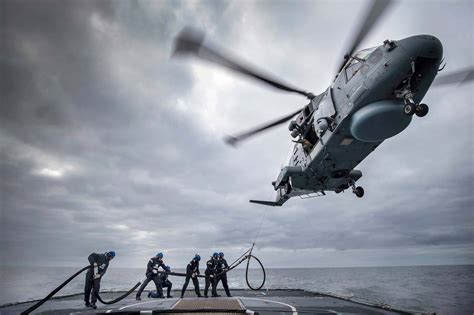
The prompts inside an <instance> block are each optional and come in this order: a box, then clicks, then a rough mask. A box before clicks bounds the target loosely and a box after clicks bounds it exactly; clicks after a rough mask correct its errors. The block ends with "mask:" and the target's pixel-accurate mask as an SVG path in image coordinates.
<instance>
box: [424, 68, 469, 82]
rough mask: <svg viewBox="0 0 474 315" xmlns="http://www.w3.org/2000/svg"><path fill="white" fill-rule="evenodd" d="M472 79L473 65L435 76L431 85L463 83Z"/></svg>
mask: <svg viewBox="0 0 474 315" xmlns="http://www.w3.org/2000/svg"><path fill="white" fill-rule="evenodd" d="M472 80H474V67H470V68H466V69H463V70H459V71H456V72H452V73H447V74H443V75H440V76H437V77H436V79H435V80H434V82H433V84H432V86H439V85H447V84H454V83H459V84H463V83H466V82H469V81H472Z"/></svg>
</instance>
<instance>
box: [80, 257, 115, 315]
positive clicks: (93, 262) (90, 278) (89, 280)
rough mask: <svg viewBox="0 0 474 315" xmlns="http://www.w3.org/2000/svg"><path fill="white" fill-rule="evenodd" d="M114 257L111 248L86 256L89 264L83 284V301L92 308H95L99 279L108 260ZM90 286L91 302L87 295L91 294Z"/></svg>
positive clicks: (105, 269)
mask: <svg viewBox="0 0 474 315" xmlns="http://www.w3.org/2000/svg"><path fill="white" fill-rule="evenodd" d="M114 257H115V252H114V251H113V250H112V251H109V252H106V253H105V254H96V253H92V254H90V255H89V257H88V258H87V259H88V260H89V264H90V268H89V270H87V273H86V284H85V286H84V302H85V303H86V306H87V307H92V308H94V309H96V308H97V306H96V305H95V303H96V302H97V295H98V294H99V290H100V280H101V279H102V276H103V275H104V274H105V272H106V271H107V268H108V267H109V262H110V261H111V260H112V259H114ZM92 288H94V291H93V294H92V298H91V301H92V303H89V297H90V295H91V291H92Z"/></svg>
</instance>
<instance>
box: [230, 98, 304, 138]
mask: <svg viewBox="0 0 474 315" xmlns="http://www.w3.org/2000/svg"><path fill="white" fill-rule="evenodd" d="M303 109H304V107H303V108H300V109H298V110H297V111H296V112H294V113H291V114H288V115H286V116H283V117H281V118H278V119H277V120H274V121H272V122H269V123H266V124H264V125H262V126H260V127H257V128H254V129H252V130H249V131H246V132H243V133H241V134H240V135H238V136H235V137H234V136H227V137H225V138H224V141H225V142H226V143H227V144H230V145H232V146H236V145H237V142H239V141H242V140H244V139H247V138H248V137H250V136H253V135H255V134H257V133H260V132H262V131H264V130H267V129H270V128H273V127H276V126H278V125H281V124H283V123H284V122H286V121H288V120H290V119H291V118H292V117H293V116H295V115H296V114H299V113H300V112H301V111H302V110H303Z"/></svg>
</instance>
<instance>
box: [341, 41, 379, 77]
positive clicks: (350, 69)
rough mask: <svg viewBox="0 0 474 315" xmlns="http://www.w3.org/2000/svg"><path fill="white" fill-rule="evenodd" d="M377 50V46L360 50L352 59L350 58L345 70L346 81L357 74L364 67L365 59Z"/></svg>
mask: <svg viewBox="0 0 474 315" xmlns="http://www.w3.org/2000/svg"><path fill="white" fill-rule="evenodd" d="M377 48H378V46H377V47H371V48H367V49H363V50H360V51H358V52H357V53H356V54H355V55H354V57H351V58H350V60H349V61H348V62H347V65H346V68H345V72H346V79H347V81H349V80H350V79H352V78H353V77H354V76H355V75H356V74H357V72H359V70H360V69H361V67H362V66H363V65H364V63H365V62H366V61H367V59H369V57H370V55H371V54H372V53H373V52H374V51H376V49H377Z"/></svg>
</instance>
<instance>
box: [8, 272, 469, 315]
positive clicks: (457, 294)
mask: <svg viewBox="0 0 474 315" xmlns="http://www.w3.org/2000/svg"><path fill="white" fill-rule="evenodd" d="M78 269H80V268H77V267H34V268H31V267H29V268H27V267H1V272H0V275H1V281H0V289H1V292H2V294H1V296H0V305H4V304H9V303H15V302H24V301H28V300H35V299H40V298H43V297H44V296H46V295H47V294H48V293H49V292H51V291H52V290H53V289H55V288H56V287H57V286H58V285H60V284H61V283H62V282H63V281H64V280H65V279H67V278H68V277H69V276H71V275H72V274H73V273H75V272H76V271H77V270H78ZM173 271H176V272H183V271H184V269H181V268H180V269H174V270H173ZM266 275H267V279H266V282H265V286H264V287H263V290H264V289H303V290H307V291H313V292H331V293H335V294H339V295H343V296H350V297H355V298H361V299H365V300H368V301H372V302H377V303H385V304H389V305H391V306H393V307H397V308H400V309H405V310H411V311H420V312H421V311H431V312H436V313H438V314H472V313H473V311H474V300H473V299H472V296H473V294H474V265H438V266H383V267H318V268H266ZM84 277H85V275H84V274H81V275H79V276H78V277H77V278H75V279H74V280H73V281H71V283H69V284H68V285H67V286H66V287H64V288H63V289H62V290H61V291H60V292H59V293H58V294H57V296H61V295H67V294H77V293H82V292H83V287H84ZM143 277H144V268H124V267H115V266H111V267H109V270H108V271H107V273H106V275H105V276H104V278H103V280H102V282H101V291H122V290H128V289H130V288H131V287H133V286H134V285H135V284H136V283H137V282H138V281H140V280H141V279H142V278H143ZM249 278H250V282H251V284H252V286H257V285H258V284H259V283H261V281H262V279H263V274H262V272H261V270H259V269H251V270H250V273H249ZM170 280H171V281H172V282H173V290H176V289H180V288H181V286H182V284H183V278H181V277H170ZM228 282H229V286H230V288H231V290H232V289H245V288H247V285H246V281H245V269H244V268H236V269H234V270H232V271H231V272H230V273H229V274H228ZM200 286H201V288H203V286H204V281H202V279H200ZM153 288H154V286H153V284H152V283H150V284H149V285H148V287H147V289H146V290H153Z"/></svg>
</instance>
